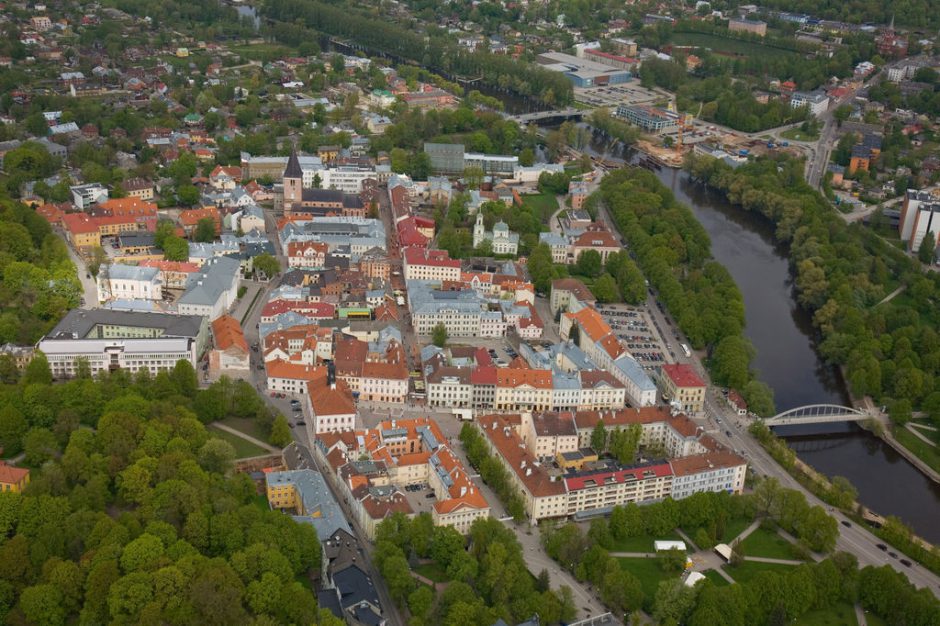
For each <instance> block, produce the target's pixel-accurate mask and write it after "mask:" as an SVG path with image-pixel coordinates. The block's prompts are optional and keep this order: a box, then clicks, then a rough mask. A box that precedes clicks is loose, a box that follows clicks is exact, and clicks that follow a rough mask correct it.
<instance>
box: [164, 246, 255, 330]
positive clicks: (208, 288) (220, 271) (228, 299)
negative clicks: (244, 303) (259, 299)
mask: <svg viewBox="0 0 940 626" xmlns="http://www.w3.org/2000/svg"><path fill="white" fill-rule="evenodd" d="M240 270H241V263H239V261H238V260H237V259H232V258H229V257H213V258H211V259H207V260H206V261H205V263H203V264H202V267H200V268H199V271H198V272H196V273H194V274H190V276H189V278H188V279H187V281H186V292H185V293H184V294H183V295H182V296H180V299H179V301H178V302H177V309H178V310H179V312H180V313H181V314H184V315H204V316H206V317H208V318H209V319H210V320H214V319H216V318H217V317H219V316H220V315H222V314H223V313H225V312H226V311H228V310H229V308H230V307H231V306H232V305H233V304H235V300H236V298H237V297H238V280H239V278H240V274H241V271H240Z"/></svg>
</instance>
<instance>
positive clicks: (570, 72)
mask: <svg viewBox="0 0 940 626" xmlns="http://www.w3.org/2000/svg"><path fill="white" fill-rule="evenodd" d="M536 61H538V63H539V64H540V65H541V66H542V67H544V68H545V69H547V70H551V71H554V72H561V73H562V74H564V75H565V77H566V78H567V79H568V80H569V81H571V83H572V84H573V85H574V86H575V87H600V86H604V85H620V84H623V83H627V82H630V81H631V80H632V79H633V74H632V73H631V72H630V71H629V70H625V69H619V68H617V67H611V66H610V65H606V64H604V63H598V62H597V61H592V60H590V59H587V58H583V59H582V58H578V57H576V56H572V55H570V54H565V53H564V52H545V53H543V54H540V55H539V56H538V58H537V59H536Z"/></svg>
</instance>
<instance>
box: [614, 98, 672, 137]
mask: <svg viewBox="0 0 940 626" xmlns="http://www.w3.org/2000/svg"><path fill="white" fill-rule="evenodd" d="M616 115H617V117H619V118H622V119H624V120H626V121H627V122H628V123H630V124H633V125H634V126H639V127H640V128H642V129H643V130H645V131H646V132H648V133H661V132H663V131H665V130H668V129H670V128H675V127H676V126H678V124H679V116H678V115H677V114H676V113H672V112H671V111H666V110H665V109H659V108H656V107H651V106H642V105H636V106H628V105H625V104H621V105H620V106H618V107H617V113H616Z"/></svg>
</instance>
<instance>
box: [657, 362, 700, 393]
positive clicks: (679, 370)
mask: <svg viewBox="0 0 940 626" xmlns="http://www.w3.org/2000/svg"><path fill="white" fill-rule="evenodd" d="M662 370H663V374H665V375H666V376H668V377H669V379H670V380H671V381H672V382H673V383H674V384H675V386H676V387H679V388H685V387H705V381H703V380H702V379H701V378H700V377H699V375H698V374H696V373H695V370H694V369H693V368H692V366H691V365H685V364H683V363H667V364H665V365H663V366H662Z"/></svg>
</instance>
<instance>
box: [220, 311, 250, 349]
mask: <svg viewBox="0 0 940 626" xmlns="http://www.w3.org/2000/svg"><path fill="white" fill-rule="evenodd" d="M212 336H213V337H215V347H216V348H218V349H219V350H228V349H229V348H231V347H233V346H234V347H236V348H239V349H241V350H242V351H243V352H246V353H247V352H248V342H246V341H245V333H244V332H242V327H241V325H240V324H239V323H238V320H236V319H235V318H234V317H232V316H231V315H223V316H222V317H220V318H218V319H216V320H215V321H214V322H212Z"/></svg>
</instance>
